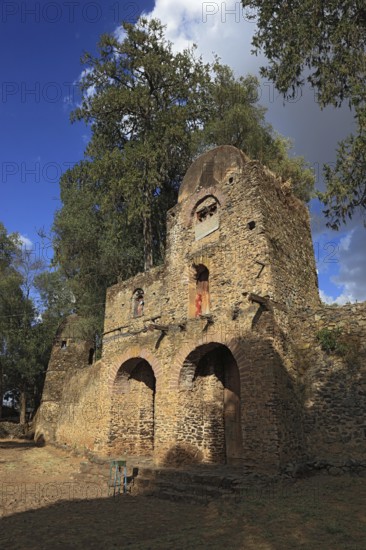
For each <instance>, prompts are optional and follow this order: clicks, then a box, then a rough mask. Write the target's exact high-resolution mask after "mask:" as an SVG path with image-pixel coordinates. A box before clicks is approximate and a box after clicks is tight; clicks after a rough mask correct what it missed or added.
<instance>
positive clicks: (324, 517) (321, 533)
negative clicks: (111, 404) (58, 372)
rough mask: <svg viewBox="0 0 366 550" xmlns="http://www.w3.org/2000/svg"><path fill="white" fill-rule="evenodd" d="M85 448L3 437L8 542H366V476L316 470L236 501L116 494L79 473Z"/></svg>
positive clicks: (311, 546) (316, 545) (3, 530)
mask: <svg viewBox="0 0 366 550" xmlns="http://www.w3.org/2000/svg"><path fill="white" fill-rule="evenodd" d="M79 463H80V458H76V457H73V456H69V455H68V454H66V453H65V452H64V451H61V450H59V449H55V448H53V447H48V446H46V447H36V446H34V444H33V443H32V442H29V441H24V440H16V439H9V440H0V487H1V493H0V517H1V520H0V548H1V549H5V548H6V549H7V548H11V549H12V550H18V549H22V550H23V549H27V550H33V549H37V550H39V549H52V550H57V549H61V548H62V549H74V548H75V549H79V548H80V549H81V548H86V549H88V550H89V549H104V548H105V549H113V548H122V549H124V548H131V549H152V550H155V549H179V550H181V549H191V548H192V549H196V548H197V549H206V548H209V549H219V548H220V549H222V548H224V549H248V550H252V549H253V550H254V549H255V550H287V549H291V550H293V549H297V548H301V549H308V550H317V549H319V550H320V549H321V550H323V549H328V548H329V549H331V550H340V549H347V550H356V549H357V550H361V549H362V550H364V549H365V548H366V512H365V509H366V506H365V505H366V478H364V477H350V476H342V477H331V476H328V475H327V476H316V477H311V478H308V479H304V480H299V481H297V482H296V483H294V484H293V485H292V486H291V488H290V489H289V490H286V491H281V490H276V491H274V492H273V491H270V492H268V493H263V490H262V491H259V490H258V491H252V492H250V493H248V494H246V495H243V496H242V497H241V498H238V499H237V501H236V502H235V503H230V504H228V503H225V502H222V501H219V500H217V501H211V502H210V503H209V504H207V505H203V504H192V503H175V502H170V501H166V500H160V499H157V498H152V497H142V496H139V497H132V496H129V495H121V496H119V497H116V498H113V497H110V498H106V496H105V495H106V488H105V487H97V486H95V485H92V486H88V485H87V484H85V485H84V486H82V485H81V484H80V483H78V484H76V483H75V482H73V481H72V479H71V475H72V473H73V472H77V471H78V467H79Z"/></svg>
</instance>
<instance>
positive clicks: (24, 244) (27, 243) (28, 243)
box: [19, 235, 33, 250]
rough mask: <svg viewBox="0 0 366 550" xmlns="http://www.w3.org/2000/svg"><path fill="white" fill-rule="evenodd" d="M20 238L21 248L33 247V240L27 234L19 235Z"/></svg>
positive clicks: (28, 248)
mask: <svg viewBox="0 0 366 550" xmlns="http://www.w3.org/2000/svg"><path fill="white" fill-rule="evenodd" d="M19 240H20V243H21V248H23V249H25V250H32V249H33V242H32V241H31V240H30V239H28V237H27V236H26V235H19Z"/></svg>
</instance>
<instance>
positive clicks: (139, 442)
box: [109, 357, 156, 456]
mask: <svg viewBox="0 0 366 550" xmlns="http://www.w3.org/2000/svg"><path fill="white" fill-rule="evenodd" d="M155 393H156V378H155V375H154V371H153V369H152V367H151V365H150V364H149V363H148V361H146V359H142V358H141V357H132V358H130V359H127V360H126V361H124V362H123V363H122V364H121V365H120V367H119V369H118V371H117V374H116V377H115V379H114V382H113V386H112V394H111V414H110V430H109V446H110V451H111V454H121V453H122V454H127V455H145V456H150V455H152V453H153V450H154V435H155V434H154V432H155Z"/></svg>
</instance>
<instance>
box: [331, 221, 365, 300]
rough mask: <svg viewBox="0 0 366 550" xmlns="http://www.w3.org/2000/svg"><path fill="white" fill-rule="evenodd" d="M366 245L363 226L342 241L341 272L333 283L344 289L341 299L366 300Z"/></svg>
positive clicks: (340, 252) (340, 254)
mask: <svg viewBox="0 0 366 550" xmlns="http://www.w3.org/2000/svg"><path fill="white" fill-rule="evenodd" d="M365 244H366V231H365V228H364V227H363V226H361V225H360V226H359V227H357V228H355V229H353V230H352V231H350V232H349V233H348V234H347V236H346V237H345V238H343V239H341V241H340V245H339V272H338V275H336V276H334V277H332V282H333V283H335V284H336V285H339V286H340V287H343V290H342V295H341V297H345V298H348V299H349V300H348V301H356V300H357V301H363V300H366V276H365V274H366V255H365V248H366V247H365ZM341 297H339V298H341Z"/></svg>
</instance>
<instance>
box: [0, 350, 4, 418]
mask: <svg viewBox="0 0 366 550" xmlns="http://www.w3.org/2000/svg"><path fill="white" fill-rule="evenodd" d="M3 378H4V369H3V364H2V361H1V355H0V418H2V416H3V395H4V384H3Z"/></svg>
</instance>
